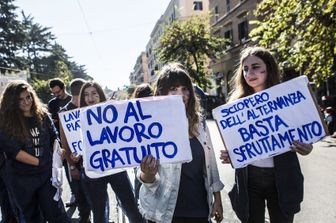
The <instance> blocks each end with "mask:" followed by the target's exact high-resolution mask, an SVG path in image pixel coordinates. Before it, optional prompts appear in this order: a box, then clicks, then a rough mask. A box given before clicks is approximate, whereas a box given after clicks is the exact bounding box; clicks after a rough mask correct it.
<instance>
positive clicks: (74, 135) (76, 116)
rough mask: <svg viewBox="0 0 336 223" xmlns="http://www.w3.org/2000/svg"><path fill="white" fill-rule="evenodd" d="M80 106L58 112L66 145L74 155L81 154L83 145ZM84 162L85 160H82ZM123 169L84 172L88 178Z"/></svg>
mask: <svg viewBox="0 0 336 223" xmlns="http://www.w3.org/2000/svg"><path fill="white" fill-rule="evenodd" d="M80 112H81V110H80V108H78V109H73V110H70V111H64V112H60V113H58V116H59V120H60V123H61V125H62V129H63V131H64V134H65V137H66V139H67V143H68V146H69V148H70V150H71V152H72V153H74V154H76V155H78V156H79V155H81V156H82V155H83V150H84V149H85V148H84V145H83V136H82V129H81V126H80ZM84 163H85V160H84ZM121 171H124V169H117V170H115V171H109V172H107V173H104V174H97V173H96V172H95V171H89V170H85V174H86V175H87V176H88V177H90V178H99V177H103V176H107V175H111V174H115V173H119V172H121Z"/></svg>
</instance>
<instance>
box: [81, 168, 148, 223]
mask: <svg viewBox="0 0 336 223" xmlns="http://www.w3.org/2000/svg"><path fill="white" fill-rule="evenodd" d="M84 178H85V180H84V181H83V185H84V188H85V191H87V192H86V194H87V195H88V200H89V203H90V206H91V209H92V212H93V221H94V223H108V219H109V205H108V194H107V184H108V183H109V184H110V185H111V187H112V189H113V191H114V193H115V194H116V196H117V199H118V202H119V204H120V206H121V208H122V210H123V212H124V213H125V215H126V216H127V217H128V220H129V222H130V223H141V222H144V220H143V218H142V216H141V214H140V212H139V209H138V207H137V205H136V202H135V198H134V193H133V189H132V185H131V182H130V180H129V178H128V175H127V172H126V171H123V172H120V173H117V174H113V175H110V176H106V177H102V178H98V179H90V178H89V177H87V176H86V175H84Z"/></svg>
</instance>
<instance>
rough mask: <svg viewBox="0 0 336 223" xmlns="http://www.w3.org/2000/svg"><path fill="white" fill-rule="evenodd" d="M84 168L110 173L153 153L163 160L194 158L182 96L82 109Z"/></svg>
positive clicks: (137, 163)
mask: <svg viewBox="0 0 336 223" xmlns="http://www.w3.org/2000/svg"><path fill="white" fill-rule="evenodd" d="M80 123H81V127H82V137H83V145H84V148H85V149H84V150H83V160H84V168H85V170H88V171H93V172H96V173H98V174H101V175H107V173H109V172H110V171H112V172H114V169H116V168H125V167H132V166H138V165H139V164H140V163H141V160H142V158H143V157H144V156H146V155H149V154H152V155H153V156H154V157H155V158H157V159H160V163H180V162H189V161H191V159H192V156H191V150H190V143H189V134H188V120H187V118H186V111H185V106H184V104H183V101H182V97H181V96H160V97H151V98H141V99H132V100H128V101H107V102H105V103H100V104H97V105H93V106H89V107H84V108H82V109H81V118H80Z"/></svg>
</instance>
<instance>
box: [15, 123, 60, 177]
mask: <svg viewBox="0 0 336 223" xmlns="http://www.w3.org/2000/svg"><path fill="white" fill-rule="evenodd" d="M25 121H26V125H27V127H28V131H29V138H28V139H27V140H26V141H25V142H24V144H23V146H22V148H21V149H22V150H24V151H25V152H27V153H29V154H31V155H33V156H35V157H36V158H38V159H39V166H32V165H29V164H25V163H22V162H20V161H17V160H15V159H12V167H13V169H12V170H13V171H14V172H16V173H19V174H36V173H42V172H46V171H51V165H52V153H53V149H52V144H53V141H54V139H55V137H56V135H55V132H54V131H53V129H52V126H51V120H50V119H49V117H46V118H44V120H43V123H42V125H39V124H38V122H37V120H36V118H34V117H26V118H25Z"/></svg>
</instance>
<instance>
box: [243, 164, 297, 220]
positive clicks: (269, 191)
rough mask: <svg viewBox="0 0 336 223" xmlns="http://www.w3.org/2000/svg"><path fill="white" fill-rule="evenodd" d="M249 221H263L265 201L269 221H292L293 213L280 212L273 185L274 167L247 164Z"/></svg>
mask: <svg viewBox="0 0 336 223" xmlns="http://www.w3.org/2000/svg"><path fill="white" fill-rule="evenodd" d="M248 194H249V221H248V222H249V223H264V222H265V201H266V203H267V209H268V213H269V216H270V221H271V223H292V222H293V219H294V215H292V216H286V215H284V214H283V213H282V211H281V209H280V206H279V200H278V192H277V188H276V185H275V177H274V168H260V167H255V166H251V165H249V166H248Z"/></svg>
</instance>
